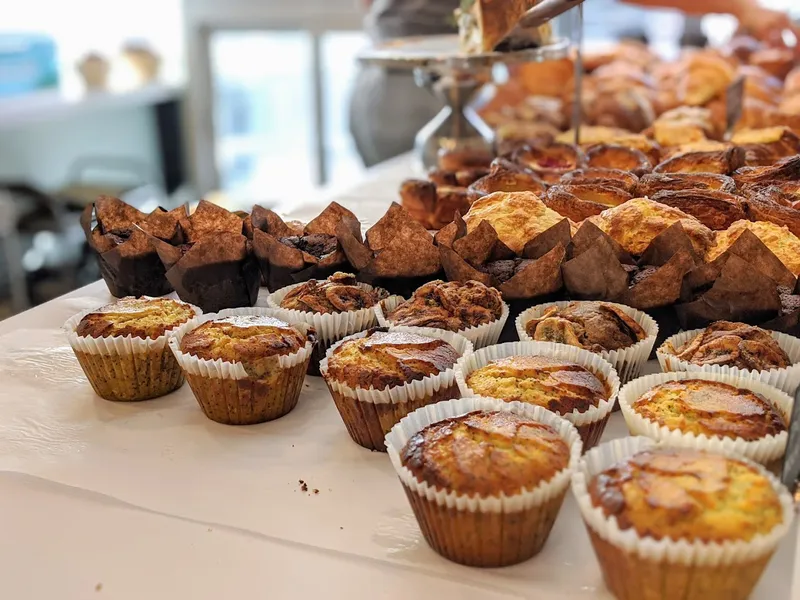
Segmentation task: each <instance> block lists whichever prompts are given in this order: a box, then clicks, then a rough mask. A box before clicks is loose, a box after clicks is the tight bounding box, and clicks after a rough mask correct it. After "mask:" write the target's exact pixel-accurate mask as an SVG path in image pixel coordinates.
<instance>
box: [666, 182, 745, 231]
mask: <svg viewBox="0 0 800 600" xmlns="http://www.w3.org/2000/svg"><path fill="white" fill-rule="evenodd" d="M650 199H651V200H653V201H654V202H659V203H661V204H665V205H667V206H671V207H673V208H677V209H679V210H682V211H683V212H685V213H686V214H687V215H691V216H693V217H694V218H695V219H697V220H698V221H700V222H701V223H702V224H703V225H705V226H706V227H708V228H709V229H712V230H714V231H718V230H721V229H727V228H728V227H730V226H731V225H732V224H733V223H735V222H736V221H738V220H740V219H744V218H746V217H745V211H744V209H743V208H742V203H741V201H740V199H739V197H738V196H736V195H734V194H728V193H726V192H720V191H716V190H674V191H673V190H663V191H660V192H657V193H655V194H653V195H652V196H651V197H650Z"/></svg>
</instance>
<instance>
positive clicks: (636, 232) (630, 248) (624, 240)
mask: <svg viewBox="0 0 800 600" xmlns="http://www.w3.org/2000/svg"><path fill="white" fill-rule="evenodd" d="M589 220H590V221H591V222H592V223H594V224H595V225H597V226H598V227H599V228H600V229H601V230H603V231H604V232H605V233H606V234H608V235H609V236H611V238H612V239H614V240H615V241H616V242H617V243H618V244H620V245H621V246H622V248H623V249H624V250H625V251H626V252H629V253H630V254H633V255H640V254H642V252H644V251H645V250H646V249H647V246H649V245H650V242H652V241H653V239H654V238H655V237H656V236H657V235H658V234H659V233H661V232H662V231H664V230H665V229H666V228H667V227H669V226H670V225H672V224H674V223H677V222H680V223H681V225H682V226H683V229H684V231H685V232H686V234H687V235H688V236H689V238H690V239H691V241H692V245H693V246H694V249H695V251H696V252H697V253H698V254H699V255H700V256H704V255H705V253H706V250H707V249H708V248H709V247H710V246H711V245H712V244H713V243H714V234H713V232H712V231H711V230H710V229H708V228H707V227H706V226H705V225H703V224H702V223H700V221H698V220H697V219H695V218H694V217H692V216H690V215H687V214H686V213H684V212H683V211H681V210H679V209H677V208H672V207H671V206H666V205H664V204H661V203H659V202H654V201H652V200H648V199H646V198H637V199H634V200H630V201H628V202H626V203H625V204H621V205H620V206H617V207H615V208H610V209H608V210H605V211H603V212H602V213H600V214H599V215H597V216H596V217H591V219H589Z"/></svg>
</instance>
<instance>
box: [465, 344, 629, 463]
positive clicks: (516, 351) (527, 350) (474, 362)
mask: <svg viewBox="0 0 800 600" xmlns="http://www.w3.org/2000/svg"><path fill="white" fill-rule="evenodd" d="M516 356H520V357H526V356H542V357H546V358H551V359H555V360H558V361H564V362H568V363H574V364H576V365H578V366H580V367H583V368H584V369H586V370H588V371H590V372H591V373H592V374H594V376H595V377H597V379H599V380H600V382H601V383H602V384H603V386H604V388H605V393H604V394H603V396H604V398H602V399H600V400H599V401H598V402H597V405H596V406H590V407H588V408H587V409H586V410H583V411H581V410H579V409H577V408H576V409H574V410H572V411H571V412H566V413H564V414H560V413H559V414H560V416H562V417H564V419H566V420H567V421H569V422H570V423H572V424H573V425H574V426H575V427H576V428H577V429H578V433H579V434H580V436H581V439H582V440H583V447H584V449H585V450H587V449H589V448H592V447H593V446H595V445H596V444H597V443H598V442H599V441H600V438H601V437H602V435H603V431H605V428H606V425H607V423H608V419H609V417H610V416H611V411H612V410H613V409H614V404H615V402H616V398H617V393H618V392H619V388H620V382H619V376H618V375H617V372H616V371H615V370H614V367H612V366H611V363H609V362H608V361H607V360H605V359H604V358H602V357H601V356H600V355H599V354H594V353H592V352H589V351H588V350H583V349H582V348H578V347H576V346H567V345H565V344H556V343H553V342H507V343H505V344H497V345H496V346H489V347H487V348H482V349H480V350H476V351H475V353H474V354H472V355H469V356H465V357H463V358H462V359H461V360H459V361H458V365H457V366H456V381H457V382H458V387H459V389H460V390H461V395H462V396H463V397H472V396H488V394H479V393H477V392H476V391H475V390H474V389H473V388H471V387H470V385H469V384H468V380H469V377H470V375H471V374H472V373H473V372H475V371H477V370H478V369H481V368H483V367H485V366H487V365H489V364H490V363H492V362H494V361H498V360H501V359H508V358H511V357H516ZM494 397H499V396H494Z"/></svg>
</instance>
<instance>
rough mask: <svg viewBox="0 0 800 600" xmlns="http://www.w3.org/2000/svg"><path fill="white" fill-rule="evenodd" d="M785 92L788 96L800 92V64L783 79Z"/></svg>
mask: <svg viewBox="0 0 800 600" xmlns="http://www.w3.org/2000/svg"><path fill="white" fill-rule="evenodd" d="M783 93H784V94H785V95H787V96H793V95H795V94H800V66H797V67H795V68H794V69H792V70H791V71H789V73H788V74H787V75H786V79H784V81H783Z"/></svg>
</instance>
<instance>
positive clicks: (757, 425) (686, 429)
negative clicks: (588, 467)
mask: <svg viewBox="0 0 800 600" xmlns="http://www.w3.org/2000/svg"><path fill="white" fill-rule="evenodd" d="M631 407H632V409H633V410H634V411H635V412H636V413H637V414H639V415H640V416H641V417H643V418H644V419H647V420H648V421H651V422H654V423H658V424H659V425H660V426H662V427H666V428H667V429H669V430H678V431H681V432H682V433H684V434H689V433H693V434H694V435H695V436H699V435H704V436H707V437H723V438H741V439H743V440H745V441H755V440H759V439H761V438H764V437H766V436H770V435H772V436H774V435H777V434H778V433H780V432H781V431H785V430H786V423H785V422H784V418H783V416H782V415H781V414H780V413H779V412H778V411H777V410H776V409H775V408H774V407H773V406H772V405H771V404H770V403H769V402H767V401H766V400H764V399H763V398H762V397H760V396H759V395H758V394H756V393H755V392H751V391H750V390H746V389H741V388H737V387H734V386H732V385H729V384H727V383H721V382H718V381H706V380H703V379H685V380H680V381H668V382H666V383H662V384H659V385H656V386H655V387H653V388H651V389H650V390H649V391H648V392H647V393H646V394H644V395H643V396H641V397H640V398H639V399H638V400H636V401H635V402H633V403H632V405H631Z"/></svg>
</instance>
